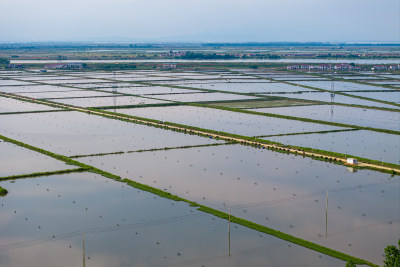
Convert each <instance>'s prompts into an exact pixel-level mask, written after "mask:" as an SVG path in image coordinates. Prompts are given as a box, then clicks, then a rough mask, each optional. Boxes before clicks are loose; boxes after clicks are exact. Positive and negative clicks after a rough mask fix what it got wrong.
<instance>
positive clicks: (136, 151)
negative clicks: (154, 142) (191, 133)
mask: <svg viewBox="0 0 400 267" xmlns="http://www.w3.org/2000/svg"><path fill="white" fill-rule="evenodd" d="M228 144H232V143H230V142H226V143H217V144H206V145H193V146H177V147H163V148H152V149H139V150H130V151H126V152H124V151H117V152H109V153H97V154H88V155H75V156H70V157H69V158H71V159H73V158H85V157H100V156H107V155H118V154H125V153H140V152H150V151H163V150H173V149H186V148H195V147H208V146H222V145H228Z"/></svg>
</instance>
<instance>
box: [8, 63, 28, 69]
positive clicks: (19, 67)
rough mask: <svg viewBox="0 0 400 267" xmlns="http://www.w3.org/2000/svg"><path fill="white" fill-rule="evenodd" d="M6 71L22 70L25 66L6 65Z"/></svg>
mask: <svg viewBox="0 0 400 267" xmlns="http://www.w3.org/2000/svg"><path fill="white" fill-rule="evenodd" d="M6 68H7V69H24V68H25V66H24V65H22V64H7V66H6Z"/></svg>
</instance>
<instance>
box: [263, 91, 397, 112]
mask: <svg viewBox="0 0 400 267" xmlns="http://www.w3.org/2000/svg"><path fill="white" fill-rule="evenodd" d="M266 96H280V97H287V98H295V99H305V100H312V101H324V102H331V93H330V92H303V93H292V94H290V93H288V94H266ZM333 102H334V103H342V104H349V105H361V106H371V107H380V108H390V109H400V108H399V107H398V106H396V105H391V104H384V103H379V102H375V101H371V100H364V99H359V98H354V97H351V96H345V95H340V94H335V98H334V101H333Z"/></svg>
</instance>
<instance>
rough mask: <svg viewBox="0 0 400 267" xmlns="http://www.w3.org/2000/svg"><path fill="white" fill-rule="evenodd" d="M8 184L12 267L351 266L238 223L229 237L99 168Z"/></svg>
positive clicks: (6, 247) (216, 222) (6, 241)
mask: <svg viewBox="0 0 400 267" xmlns="http://www.w3.org/2000/svg"><path fill="white" fill-rule="evenodd" d="M0 186H3V187H6V188H7V189H8V190H9V192H10V193H9V194H8V195H7V196H6V197H3V198H0V204H1V206H0V227H1V229H2V231H1V233H2V234H1V237H2V238H1V241H0V265H1V266H5V267H19V266H32V267H36V266H37V267H41V266H61V267H63V266H80V265H81V264H82V263H83V257H84V262H85V264H86V266H104V267H106V266H121V267H122V266H171V265H172V266H202V265H203V266H226V267H228V266H245V265H250V266H265V265H266V264H267V265H269V266H294V265H296V266H304V267H307V266H312V265H315V266H332V267H333V266H342V265H344V264H345V262H342V261H340V260H337V259H335V258H331V257H329V256H325V255H321V254H320V253H318V252H315V251H312V250H308V249H306V248H303V247H299V246H297V245H294V244H291V243H288V242H285V241H282V240H280V239H277V238H275V237H272V236H268V235H265V234H260V233H259V232H256V231H254V230H250V229H247V228H244V227H242V226H239V225H235V224H233V223H232V224H231V230H230V237H229V235H228V222H227V221H226V220H221V219H219V218H216V217H213V216H212V215H209V214H206V213H202V212H199V211H197V210H196V209H195V208H193V207H190V206H188V204H185V203H182V202H175V201H172V200H167V199H163V198H159V197H155V196H154V195H152V194H150V193H147V192H143V191H140V190H137V189H134V188H132V187H130V186H127V185H125V184H123V183H120V182H115V181H113V180H109V179H105V178H103V177H102V176H99V175H95V174H92V173H77V174H68V175H57V176H47V177H38V178H35V179H25V180H17V181H15V182H14V183H10V182H8V181H5V182H0ZM83 233H84V242H85V244H84V247H85V248H84V256H83ZM229 240H230V251H229ZM43 251H45V252H46V253H43ZM229 252H230V256H229Z"/></svg>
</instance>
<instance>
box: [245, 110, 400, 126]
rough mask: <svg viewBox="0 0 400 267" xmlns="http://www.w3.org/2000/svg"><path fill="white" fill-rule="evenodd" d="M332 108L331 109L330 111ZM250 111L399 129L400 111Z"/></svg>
mask: <svg viewBox="0 0 400 267" xmlns="http://www.w3.org/2000/svg"><path fill="white" fill-rule="evenodd" d="M332 109H333V111H332ZM251 110H252V111H258V112H266V113H275V114H281V115H287V116H296V117H302V118H309V119H314V120H324V121H332V122H338V123H346V124H351V125H357V126H364V127H372V128H380V129H388V130H394V131H400V112H391V111H384V110H372V109H363V108H353V107H345V106H333V108H332V106H331V105H312V106H296V107H280V108H259V109H251Z"/></svg>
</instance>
